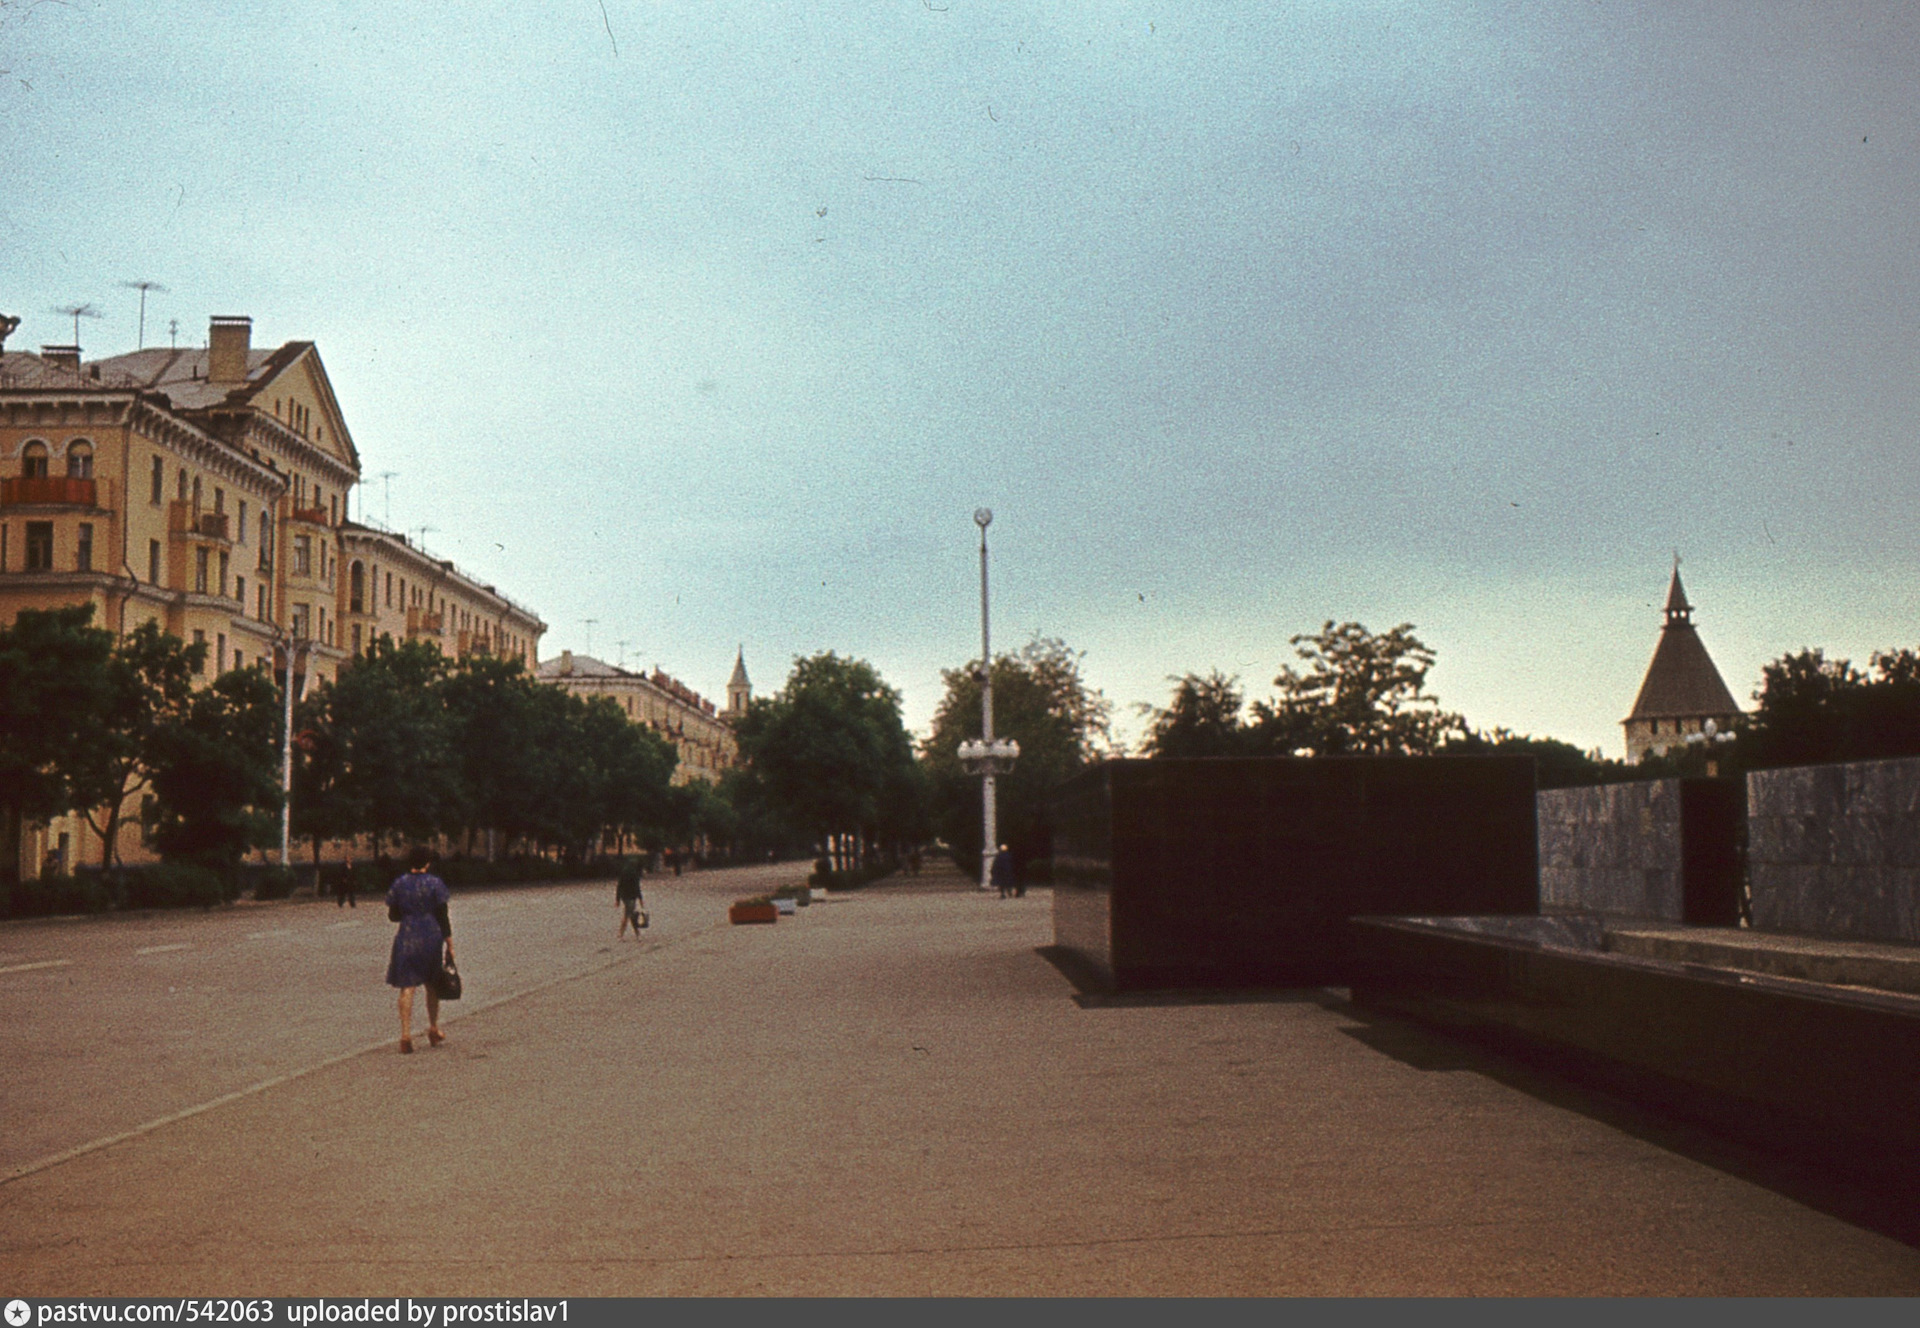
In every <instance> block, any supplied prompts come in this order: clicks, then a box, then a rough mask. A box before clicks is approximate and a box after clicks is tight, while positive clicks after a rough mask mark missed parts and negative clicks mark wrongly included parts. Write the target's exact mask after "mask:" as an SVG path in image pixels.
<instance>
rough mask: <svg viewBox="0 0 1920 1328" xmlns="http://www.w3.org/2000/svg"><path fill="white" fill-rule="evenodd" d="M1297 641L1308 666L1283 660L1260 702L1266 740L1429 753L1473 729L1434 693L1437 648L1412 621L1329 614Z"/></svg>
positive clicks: (1334, 749) (1322, 749)
mask: <svg viewBox="0 0 1920 1328" xmlns="http://www.w3.org/2000/svg"><path fill="white" fill-rule="evenodd" d="M1292 645H1293V646H1294V647H1295V650H1294V653H1295V654H1297V655H1298V656H1299V657H1300V658H1301V659H1302V660H1303V661H1305V663H1306V665H1307V667H1306V668H1305V669H1295V668H1294V667H1293V666H1292V665H1286V666H1283V667H1282V668H1281V670H1280V674H1279V676H1278V677H1276V678H1275V679H1274V680H1273V685H1274V686H1275V687H1277V688H1279V694H1278V695H1277V696H1276V697H1274V699H1273V701H1272V702H1270V703H1269V702H1256V703H1255V704H1254V708H1253V709H1254V726H1255V728H1256V729H1257V730H1258V733H1259V740H1260V746H1261V747H1262V748H1263V749H1265V750H1267V751H1272V752H1280V753H1287V752H1294V751H1300V750H1306V751H1310V752H1312V753H1313V754H1314V755H1317V756H1381V755H1410V756H1425V755H1430V754H1432V753H1433V752H1435V751H1437V750H1438V749H1439V748H1440V746H1441V745H1442V743H1444V742H1445V741H1446V740H1447V739H1449V738H1452V737H1457V736H1459V735H1461V734H1464V733H1465V732H1466V725H1465V724H1464V723H1463V722H1462V720H1461V718H1460V716H1458V715H1456V714H1452V713H1450V712H1448V711H1444V710H1442V709H1440V703H1439V700H1438V698H1436V697H1434V696H1431V695H1428V694H1427V692H1426V690H1425V688H1426V680H1427V672H1428V670H1430V669H1431V668H1432V667H1433V662H1434V658H1435V656H1434V653H1433V651H1432V650H1431V649H1430V648H1429V647H1428V646H1427V645H1426V644H1425V643H1424V642H1422V641H1421V640H1420V639H1419V638H1418V637H1416V636H1415V635H1414V634H1413V624H1412V623H1401V624H1400V625H1399V626H1398V627H1395V628H1392V629H1391V630H1389V631H1386V632H1383V633H1380V634H1378V635H1376V634H1374V633H1372V632H1369V631H1368V630H1367V629H1366V628H1365V627H1364V626H1362V625H1361V624H1359V623H1357V622H1347V623H1341V624H1339V625H1338V626H1335V625H1334V623H1333V622H1332V621H1331V620H1329V621H1328V622H1327V623H1326V625H1325V626H1324V627H1322V628H1321V630H1320V631H1319V632H1318V633H1316V634H1314V635H1311V636H1306V635H1302V636H1296V637H1294V638H1292Z"/></svg>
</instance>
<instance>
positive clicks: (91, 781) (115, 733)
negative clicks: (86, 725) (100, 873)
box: [74, 620, 207, 867]
mask: <svg viewBox="0 0 1920 1328" xmlns="http://www.w3.org/2000/svg"><path fill="white" fill-rule="evenodd" d="M206 658H207V646H206V643H205V642H204V641H203V642H200V643H198V644H195V645H188V644H187V643H186V642H184V641H182V640H181V639H180V638H179V637H177V636H174V635H172V634H171V633H169V632H166V631H163V630H162V629H161V627H160V624H158V623H156V622H153V621H151V620H149V621H147V622H144V623H142V624H140V626H138V627H136V628H134V629H133V630H132V631H131V632H129V633H127V634H126V635H125V636H123V637H122V638H120V640H119V641H117V642H116V643H115V644H114V647H113V653H112V655H111V656H110V657H109V658H108V661H107V680H108V688H107V695H106V697H105V699H104V706H105V708H104V710H103V712H102V714H101V716H100V718H101V720H102V721H103V722H102V723H101V724H99V725H98V726H97V728H96V732H95V735H94V741H92V742H90V743H80V744H76V746H75V749H74V760H75V764H76V770H75V790H74V796H75V800H76V802H77V805H78V806H80V807H81V808H82V809H83V812H82V814H83V815H84V816H85V817H86V820H87V824H88V825H89V826H91V827H92V828H93V831H94V833H95V834H97V835H99V836H100V838H101V855H100V865H101V866H102V867H111V866H112V865H113V863H114V860H115V858H116V856H117V854H118V853H119V839H120V820H121V815H122V811H121V809H122V808H123V807H124V806H125V805H126V802H127V799H129V798H131V797H132V796H133V795H134V794H136V793H139V792H140V791H142V790H143V789H145V788H147V787H149V786H150V784H151V782H152V776H151V773H150V771H151V769H152V766H153V763H154V760H155V759H156V757H155V752H154V742H155V739H156V736H157V735H158V734H159V733H161V732H162V731H164V730H166V729H167V728H169V727H170V726H172V725H175V724H178V723H179V722H181V721H182V720H183V719H184V718H185V716H186V712H187V707H188V704H189V702H190V701H191V700H192V697H193V680H194V677H195V676H196V675H197V674H198V673H199V672H200V670H201V669H202V668H203V667H204V666H205V664H206Z"/></svg>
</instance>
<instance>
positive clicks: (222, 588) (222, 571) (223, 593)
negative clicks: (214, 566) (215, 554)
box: [220, 553, 227, 599]
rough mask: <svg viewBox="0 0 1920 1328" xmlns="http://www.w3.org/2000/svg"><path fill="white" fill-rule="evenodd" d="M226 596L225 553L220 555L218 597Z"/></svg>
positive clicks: (223, 597)
mask: <svg viewBox="0 0 1920 1328" xmlns="http://www.w3.org/2000/svg"><path fill="white" fill-rule="evenodd" d="M226 597H227V555H226V554H224V553H223V554H221V555H220V598H221V599H225V598H226Z"/></svg>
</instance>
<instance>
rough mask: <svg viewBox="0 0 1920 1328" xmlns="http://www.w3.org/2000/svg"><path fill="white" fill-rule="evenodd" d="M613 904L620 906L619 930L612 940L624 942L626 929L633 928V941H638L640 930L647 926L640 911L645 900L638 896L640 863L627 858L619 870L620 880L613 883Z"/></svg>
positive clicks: (644, 917)
mask: <svg viewBox="0 0 1920 1328" xmlns="http://www.w3.org/2000/svg"><path fill="white" fill-rule="evenodd" d="M613 898H614V902H615V903H617V904H619V905H620V910H621V916H620V930H619V931H618V932H616V933H614V939H615V940H616V941H618V940H624V939H626V935H627V928H628V927H632V928H633V939H634V940H636V941H637V940H639V939H640V929H641V928H642V927H644V926H646V925H647V917H646V914H645V913H644V912H642V911H641V910H642V909H643V908H644V906H645V904H646V900H645V899H644V898H642V896H641V894H640V861H639V859H638V858H628V859H627V861H626V864H625V865H624V866H622V867H621V868H620V879H619V880H618V881H616V882H615V883H614V887H613Z"/></svg>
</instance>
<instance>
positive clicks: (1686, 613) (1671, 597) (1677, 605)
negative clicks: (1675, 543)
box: [1667, 553, 1693, 627]
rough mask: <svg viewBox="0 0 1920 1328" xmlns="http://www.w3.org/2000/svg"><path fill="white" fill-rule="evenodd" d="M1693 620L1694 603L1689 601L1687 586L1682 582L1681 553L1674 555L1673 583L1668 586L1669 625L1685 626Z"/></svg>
mask: <svg viewBox="0 0 1920 1328" xmlns="http://www.w3.org/2000/svg"><path fill="white" fill-rule="evenodd" d="M1692 621H1693V605H1691V604H1689V603H1687V592H1686V588H1685V587H1684V586H1682V585H1681V584H1680V555H1679V554H1677V553H1676V554H1674V555H1673V584H1672V585H1670V586H1668V587H1667V626H1669V627H1685V626H1687V625H1689V624H1690V623H1692Z"/></svg>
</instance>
